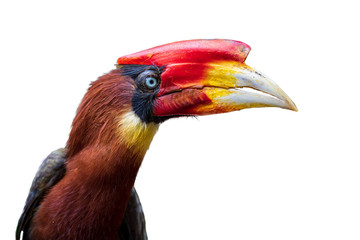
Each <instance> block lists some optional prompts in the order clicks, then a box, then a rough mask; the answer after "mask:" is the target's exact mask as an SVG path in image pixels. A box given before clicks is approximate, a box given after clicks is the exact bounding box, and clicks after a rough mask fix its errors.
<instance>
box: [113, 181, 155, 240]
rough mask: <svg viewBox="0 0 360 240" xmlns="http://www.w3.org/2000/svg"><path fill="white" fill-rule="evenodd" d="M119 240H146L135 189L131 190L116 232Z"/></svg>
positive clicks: (142, 217)
mask: <svg viewBox="0 0 360 240" xmlns="http://www.w3.org/2000/svg"><path fill="white" fill-rule="evenodd" d="M118 234H119V239H120V240H147V239H148V238H147V234H146V226H145V217H144V212H143V209H142V206H141V202H140V199H139V196H138V195H137V193H136V190H135V188H134V187H133V188H132V190H131V194H130V198H129V202H128V205H127V207H126V212H125V215H124V219H123V222H122V224H121V226H120V229H119V231H118Z"/></svg>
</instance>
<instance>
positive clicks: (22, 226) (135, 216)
mask: <svg viewBox="0 0 360 240" xmlns="http://www.w3.org/2000/svg"><path fill="white" fill-rule="evenodd" d="M65 156H66V150H65V149H58V150H56V151H54V152H52V153H51V154H50V155H49V156H48V157H47V158H46V159H45V160H44V161H43V162H42V164H41V165H40V167H39V169H38V171H37V173H36V176H35V178H34V180H33V182H32V185H31V188H30V192H29V195H28V198H27V199H26V203H25V207H24V210H23V213H22V214H21V217H20V219H19V222H18V226H17V229H16V240H20V235H21V232H23V237H22V239H23V240H29V239H30V236H29V233H30V223H31V219H32V217H33V216H34V213H35V212H36V210H37V209H38V207H39V205H40V202H41V201H42V199H43V198H44V196H45V195H46V194H47V192H48V191H49V190H50V189H51V187H53V186H54V185H55V184H56V183H58V182H59V181H60V180H61V179H62V178H63V176H64V175H65V171H66V167H65V162H66V158H65ZM118 233H119V238H120V239H121V240H146V239H147V235H146V228H145V217H144V213H143V210H142V206H141V203H140V199H139V196H138V195H137V193H136V191H135V188H133V189H132V190H131V195H130V198H129V201H128V205H127V208H126V212H125V215H124V219H123V223H122V225H121V226H120V229H119V231H118Z"/></svg>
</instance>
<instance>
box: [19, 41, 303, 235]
mask: <svg viewBox="0 0 360 240" xmlns="http://www.w3.org/2000/svg"><path fill="white" fill-rule="evenodd" d="M249 51H250V47H249V46H248V45H247V44H245V43H242V42H239V41H233V40H222V39H213V40H189V41H180V42H175V43H170V44H166V45H162V46H158V47H155V48H151V49H148V50H144V51H141V52H138V53H134V54H130V55H126V56H124V57H120V58H119V59H118V61H117V65H116V66H117V67H116V69H114V70H112V71H110V72H109V73H107V74H105V75H103V76H101V77H99V78H98V80H96V81H94V82H92V83H91V85H90V87H89V89H88V91H87V93H86V94H85V96H84V98H83V100H82V102H81V103H80V106H79V107H78V110H77V113H76V116H75V118H74V120H73V123H72V129H71V132H70V135H69V139H68V141H67V144H66V147H65V148H64V149H59V150H57V151H55V152H53V153H51V154H50V155H49V156H48V157H47V158H46V159H45V160H44V162H43V163H42V165H41V166H40V168H39V170H38V172H37V174H36V176H35V179H34V181H33V183H32V186H31V189H30V193H29V196H28V198H27V201H26V204H25V208H24V211H23V213H22V215H21V217H20V219H19V223H18V227H17V231H16V239H20V237H21V232H22V238H23V239H31V240H34V239H36V240H43V239H44V240H45V239H46V240H49V239H88V240H90V239H110V240H113V239H147V235H146V230H145V220H144V215H143V212H142V208H141V204H140V201H139V198H138V196H137V194H136V192H135V189H134V188H133V185H134V181H135V178H136V175H137V172H138V169H139V167H140V165H141V162H142V160H143V158H144V155H145V153H146V151H147V149H148V148H149V145H150V143H151V141H152V139H153V137H154V135H155V133H156V131H157V130H158V128H159V125H160V124H161V123H162V122H164V121H166V120H168V119H170V118H174V117H180V116H198V115H209V114H216V113H225V112H231V111H235V110H241V109H244V108H255V107H280V108H284V109H290V110H294V111H297V108H296V106H295V104H294V103H293V102H292V101H291V99H290V98H289V97H288V96H287V95H286V94H285V93H284V92H283V91H282V90H281V89H280V88H279V87H278V86H277V85H276V84H275V83H274V82H273V81H271V80H270V79H269V78H267V77H266V76H265V75H263V74H262V73H260V72H259V71H257V70H255V69H254V68H251V67H249V66H247V65H246V64H245V63H244V61H245V59H246V57H247V55H248V53H249ZM247 89H251V91H247Z"/></svg>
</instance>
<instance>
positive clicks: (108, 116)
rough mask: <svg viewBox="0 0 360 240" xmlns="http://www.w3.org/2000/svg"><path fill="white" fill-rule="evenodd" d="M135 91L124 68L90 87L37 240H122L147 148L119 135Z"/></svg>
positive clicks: (42, 211)
mask: <svg viewBox="0 0 360 240" xmlns="http://www.w3.org/2000/svg"><path fill="white" fill-rule="evenodd" d="M134 89H135V85H134V82H133V80H132V79H131V78H129V77H124V76H122V75H121V72H120V70H113V71H111V72H110V73H108V74H106V75H104V76H102V77H100V78H99V79H98V80H97V81H95V82H93V83H92V84H91V86H90V88H89V90H88V92H87V93H86V95H85V96H84V99H83V100H82V102H81V104H80V106H79V108H78V111H77V114H76V117H75V119H74V121H73V126H72V130H71V133H70V136H69V140H68V142H67V149H68V155H67V159H68V161H67V163H66V164H67V165H66V175H65V176H64V178H63V179H62V180H61V181H60V182H59V183H58V184H57V185H55V186H54V187H53V188H52V189H51V191H50V192H49V194H48V195H47V196H46V197H45V198H44V200H43V202H42V203H41V205H40V208H39V210H38V211H37V213H36V215H35V216H34V219H33V222H32V229H33V230H32V234H31V235H32V238H33V239H38V240H41V239H117V230H118V228H119V226H120V224H121V221H122V218H123V215H124V212H125V209H126V204H127V201H128V198H129V195H130V191H131V188H132V186H133V184H134V181H135V178H136V174H137V172H138V169H139V167H140V165H141V162H142V159H143V157H144V154H145V152H146V149H147V147H148V146H147V147H146V146H145V147H146V149H145V150H142V151H140V150H139V149H138V148H137V147H136V146H135V145H137V144H138V142H137V141H134V142H132V144H133V145H134V146H132V145H129V141H126V137H125V136H122V135H120V134H121V133H123V132H124V131H119V127H120V128H121V121H122V117H123V116H124V115H126V114H127V113H129V112H132V106H131V98H132V96H133V91H134ZM156 129H157V128H156ZM125 132H126V133H128V131H125ZM155 132H156V130H155ZM155 132H154V133H153V134H155ZM150 134H152V133H150ZM152 137H153V135H152V136H149V138H150V139H152ZM150 141H151V140H150ZM149 144H150V143H149Z"/></svg>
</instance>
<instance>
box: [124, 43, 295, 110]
mask: <svg viewBox="0 0 360 240" xmlns="http://www.w3.org/2000/svg"><path fill="white" fill-rule="evenodd" d="M250 49H251V48H250V47H249V46H248V45H247V44H245V43H242V42H239V41H233V40H224V39H212V40H190V41H181V42H175V43H170V44H166V45H162V46H158V47H155V48H151V49H148V50H144V51H141V52H138V53H134V54H130V55H127V56H124V57H121V58H119V59H118V64H120V65H121V64H142V65H156V66H159V67H160V68H161V70H162V73H161V84H160V89H159V91H158V93H157V95H156V97H155V100H154V104H153V114H154V115H155V116H182V115H208V114H216V113H225V112H231V111H236V110H241V109H244V108H256V107H279V108H284V109H289V110H293V111H297V108H296V106H295V104H294V103H293V101H291V99H290V98H289V97H288V96H287V95H286V93H285V92H284V91H283V90H281V88H280V87H279V86H278V85H277V84H276V83H275V82H273V81H272V80H271V79H269V78H268V77H266V76H265V75H264V74H262V73H260V72H259V71H257V70H255V69H254V68H251V67H249V66H247V65H246V64H245V59H246V57H247V55H248V54H249V52H250Z"/></svg>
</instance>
